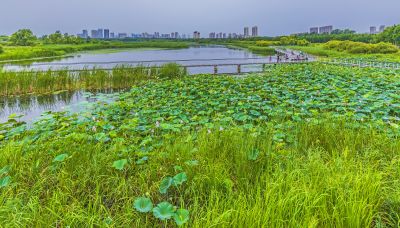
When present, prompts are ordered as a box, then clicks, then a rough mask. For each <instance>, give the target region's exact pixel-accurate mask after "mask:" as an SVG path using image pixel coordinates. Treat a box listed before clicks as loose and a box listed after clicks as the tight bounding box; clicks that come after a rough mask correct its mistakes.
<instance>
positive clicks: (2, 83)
mask: <svg viewBox="0 0 400 228" xmlns="http://www.w3.org/2000/svg"><path fill="white" fill-rule="evenodd" d="M185 75H186V71H185V69H184V68H183V67H181V66H179V65H177V64H166V65H163V66H160V67H145V66H127V65H120V66H116V67H114V68H113V69H112V70H103V69H97V68H93V69H83V70H78V71H70V70H68V69H65V70H57V71H53V70H48V71H21V72H9V71H0V96H11V95H24V94H32V93H36V94H43V93H54V92H59V91H65V90H68V91H74V90H80V89H86V90H100V89H122V88H129V87H131V86H132V85H135V84H137V83H138V82H140V81H144V80H151V79H156V78H170V79H171V78H179V77H183V76H185Z"/></svg>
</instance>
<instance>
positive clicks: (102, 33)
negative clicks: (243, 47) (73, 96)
mask: <svg viewBox="0 0 400 228" xmlns="http://www.w3.org/2000/svg"><path fill="white" fill-rule="evenodd" d="M243 32H244V34H240V33H223V32H218V33H216V32H211V33H210V34H209V38H210V39H242V38H250V37H258V27H257V26H254V27H252V28H251V34H250V28H249V27H245V28H244V31H243ZM77 36H78V37H81V38H83V39H88V38H92V39H125V38H144V39H190V38H193V39H200V38H201V34H200V32H199V31H195V32H193V36H192V37H191V36H190V35H186V34H180V33H178V32H171V33H166V34H161V33H159V32H155V33H147V32H144V33H140V34H136V33H132V34H128V33H115V32H110V29H93V30H91V31H90V33H89V31H88V30H86V29H84V30H83V31H82V33H79V34H77Z"/></svg>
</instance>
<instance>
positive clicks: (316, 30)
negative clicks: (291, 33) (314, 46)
mask: <svg viewBox="0 0 400 228" xmlns="http://www.w3.org/2000/svg"><path fill="white" fill-rule="evenodd" d="M310 33H311V34H318V27H312V28H310Z"/></svg>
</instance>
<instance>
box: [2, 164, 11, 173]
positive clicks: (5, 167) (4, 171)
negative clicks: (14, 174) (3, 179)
mask: <svg viewBox="0 0 400 228" xmlns="http://www.w3.org/2000/svg"><path fill="white" fill-rule="evenodd" d="M10 170H11V166H9V165H6V166H4V167H3V168H2V169H0V176H1V175H3V174H6V173H8V172H10Z"/></svg>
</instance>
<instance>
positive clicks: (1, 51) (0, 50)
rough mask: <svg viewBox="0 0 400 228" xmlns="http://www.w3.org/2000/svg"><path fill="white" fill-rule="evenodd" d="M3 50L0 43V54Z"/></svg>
mask: <svg viewBox="0 0 400 228" xmlns="http://www.w3.org/2000/svg"><path fill="white" fill-rule="evenodd" d="M3 52H4V49H3V46H1V45H0V54H2V53H3Z"/></svg>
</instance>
